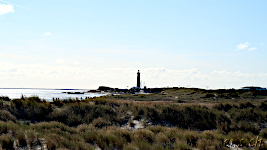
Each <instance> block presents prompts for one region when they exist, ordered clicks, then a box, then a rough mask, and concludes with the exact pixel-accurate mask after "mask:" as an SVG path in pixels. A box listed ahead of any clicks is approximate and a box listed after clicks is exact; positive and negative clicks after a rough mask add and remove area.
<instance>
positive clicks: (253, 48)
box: [248, 47, 257, 51]
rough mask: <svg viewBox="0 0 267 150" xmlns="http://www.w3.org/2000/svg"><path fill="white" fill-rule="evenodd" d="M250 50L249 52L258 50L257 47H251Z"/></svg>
mask: <svg viewBox="0 0 267 150" xmlns="http://www.w3.org/2000/svg"><path fill="white" fill-rule="evenodd" d="M248 50H249V51H255V50H257V48H256V47H251V48H249V49H248Z"/></svg>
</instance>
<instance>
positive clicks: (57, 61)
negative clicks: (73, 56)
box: [56, 59, 65, 64]
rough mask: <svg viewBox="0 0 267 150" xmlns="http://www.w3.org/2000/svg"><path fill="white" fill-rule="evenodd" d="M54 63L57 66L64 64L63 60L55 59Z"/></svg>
mask: <svg viewBox="0 0 267 150" xmlns="http://www.w3.org/2000/svg"><path fill="white" fill-rule="evenodd" d="M56 63H57V64H64V63H65V60H64V59H57V60H56Z"/></svg>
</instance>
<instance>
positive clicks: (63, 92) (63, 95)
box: [0, 88, 106, 101]
mask: <svg viewBox="0 0 267 150" xmlns="http://www.w3.org/2000/svg"><path fill="white" fill-rule="evenodd" d="M87 91H89V90H77V89H29V88H0V96H7V97H9V98H10V99H17V98H21V97H22V95H23V97H31V96H38V97H39V98H40V99H41V100H46V101H53V98H54V99H55V98H59V99H60V100H64V99H79V100H81V99H86V98H92V97H100V96H104V95H106V94H101V93H84V94H68V93H67V92H71V93H75V92H87Z"/></svg>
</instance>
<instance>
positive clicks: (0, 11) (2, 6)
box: [0, 4, 15, 16]
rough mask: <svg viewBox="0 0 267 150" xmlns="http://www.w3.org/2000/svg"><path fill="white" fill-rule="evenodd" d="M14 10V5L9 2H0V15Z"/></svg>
mask: <svg viewBox="0 0 267 150" xmlns="http://www.w3.org/2000/svg"><path fill="white" fill-rule="evenodd" d="M13 12H15V10H14V7H13V6H12V5H10V4H7V5H5V4H0V16H1V15H4V14H7V13H13Z"/></svg>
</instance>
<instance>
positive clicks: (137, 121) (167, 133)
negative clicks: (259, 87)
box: [0, 89, 267, 150]
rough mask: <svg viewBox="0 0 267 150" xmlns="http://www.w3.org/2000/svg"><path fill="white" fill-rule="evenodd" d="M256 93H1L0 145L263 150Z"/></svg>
mask: <svg viewBox="0 0 267 150" xmlns="http://www.w3.org/2000/svg"><path fill="white" fill-rule="evenodd" d="M254 92H255V93H256V94H255V93H254ZM254 92H253V91H246V92H242V91H224V92H221V91H205V90H199V89H171V90H166V91H163V92H161V93H154V94H123V95H110V96H104V97H98V98H89V99H86V100H78V101H76V100H64V101H63V100H58V99H56V100H54V101H53V102H46V101H44V100H41V99H39V98H38V97H21V98H20V99H13V100H10V99H9V98H7V97H2V98H1V97H0V107H1V110H0V144H1V147H2V148H3V149H16V148H28V149H34V148H38V147H47V148H48V149H59V148H62V149H64V148H67V149H96V148H101V149H126V150H131V149H146V150H147V149H148V150H149V149H153V150H154V149H156V150H157V149H159V150H161V149H168V150H170V149H173V150H174V149H182V150H186V149H193V148H197V149H200V150H202V149H203V150H204V149H212V150H213V149H228V147H230V146H232V145H236V146H238V147H242V148H245V149H246V148H249V147H253V148H255V149H266V148H267V147H266V144H265V143H266V138H267V128H266V120H267V111H266V110H267V100H266V95H264V94H265V93H264V92H262V93H260V92H258V91H254Z"/></svg>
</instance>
